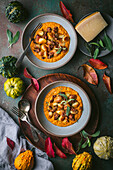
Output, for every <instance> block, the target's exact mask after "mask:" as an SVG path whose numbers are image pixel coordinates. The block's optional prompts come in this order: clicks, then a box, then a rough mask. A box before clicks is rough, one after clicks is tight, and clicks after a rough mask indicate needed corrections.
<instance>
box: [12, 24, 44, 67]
mask: <svg viewBox="0 0 113 170" xmlns="http://www.w3.org/2000/svg"><path fill="white" fill-rule="evenodd" d="M41 27H42V23H39V24H38V25H37V26H36V27H35V28H34V30H33V31H32V32H31V34H30V36H29V43H28V45H27V46H26V48H25V50H24V52H23V53H22V55H21V56H20V57H19V58H18V60H17V61H16V64H15V66H16V67H19V66H20V65H21V63H22V61H23V59H24V56H25V54H26V53H27V50H28V48H29V46H30V44H31V41H32V40H33V39H34V34H35V32H36V31H37V30H38V29H39V28H41Z"/></svg>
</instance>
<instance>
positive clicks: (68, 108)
mask: <svg viewBox="0 0 113 170" xmlns="http://www.w3.org/2000/svg"><path fill="white" fill-rule="evenodd" d="M69 112H70V107H69V106H67V110H66V115H67V116H69Z"/></svg>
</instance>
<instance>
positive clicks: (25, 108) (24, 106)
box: [18, 99, 39, 142]
mask: <svg viewBox="0 0 113 170" xmlns="http://www.w3.org/2000/svg"><path fill="white" fill-rule="evenodd" d="M30 107H31V106H30V103H29V101H28V100H27V99H22V100H20V101H19V103H18V108H19V110H21V111H22V112H24V113H25V114H26V116H27V119H28V121H29V122H30V123H31V121H30V118H29V114H28V112H29V110H30ZM30 127H31V132H32V136H33V139H34V141H35V142H38V140H39V138H38V135H37V133H36V131H35V130H34V129H33V128H32V126H30Z"/></svg>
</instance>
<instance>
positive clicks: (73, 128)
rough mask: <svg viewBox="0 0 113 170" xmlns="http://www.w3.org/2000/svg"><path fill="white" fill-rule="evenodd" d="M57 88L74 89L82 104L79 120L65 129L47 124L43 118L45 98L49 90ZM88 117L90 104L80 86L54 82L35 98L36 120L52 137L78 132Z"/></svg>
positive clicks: (85, 123) (66, 82) (66, 135)
mask: <svg viewBox="0 0 113 170" xmlns="http://www.w3.org/2000/svg"><path fill="white" fill-rule="evenodd" d="M58 86H66V87H70V88H72V89H74V90H75V91H77V92H78V93H79V95H80V97H81V99H82V102H83V112H82V115H81V118H80V119H79V120H78V122H76V123H74V124H72V125H70V126H67V127H59V126H56V125H54V124H52V123H51V122H49V121H48V120H47V118H46V117H45V114H44V110H43V103H44V99H45V96H46V95H47V93H48V92H49V91H50V90H51V89H53V88H55V87H58ZM90 115H91V102H90V99H89V97H88V95H87V93H86V92H85V91H84V90H83V89H82V88H81V87H80V86H78V85H77V84H75V83H72V82H69V81H55V82H53V83H50V84H49V85H47V86H46V87H44V88H43V89H42V90H41V91H40V93H39V94H38V96H37V98H36V102H35V116H36V119H37V121H38V123H39V125H40V126H41V127H42V129H44V131H46V132H47V133H49V134H51V135H54V136H58V137H68V136H72V135H74V134H76V133H78V132H80V131H81V130H82V129H83V128H84V127H85V126H86V125H87V123H88V121H89V118H90Z"/></svg>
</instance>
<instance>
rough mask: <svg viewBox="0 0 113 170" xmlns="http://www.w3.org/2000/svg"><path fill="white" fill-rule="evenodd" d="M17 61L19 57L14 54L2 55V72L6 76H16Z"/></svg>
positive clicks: (0, 62) (0, 64) (0, 72)
mask: <svg viewBox="0 0 113 170" xmlns="http://www.w3.org/2000/svg"><path fill="white" fill-rule="evenodd" d="M16 61H17V59H16V58H15V57H13V56H4V57H2V58H1V59H0V74H1V75H2V76H3V77H6V78H10V77H14V76H15V74H17V68H16V67H15V63H16Z"/></svg>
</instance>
